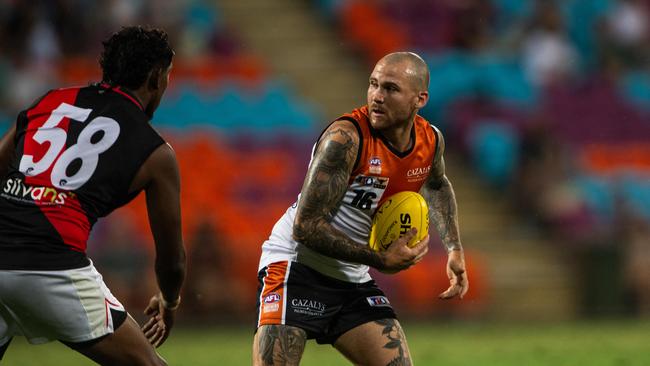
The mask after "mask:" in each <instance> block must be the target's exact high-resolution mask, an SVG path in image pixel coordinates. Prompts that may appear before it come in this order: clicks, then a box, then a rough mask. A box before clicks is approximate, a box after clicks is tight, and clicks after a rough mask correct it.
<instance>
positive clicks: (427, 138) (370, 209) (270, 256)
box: [259, 106, 438, 283]
mask: <svg viewBox="0 0 650 366" xmlns="http://www.w3.org/2000/svg"><path fill="white" fill-rule="evenodd" d="M338 121H349V122H350V123H352V124H354V126H355V127H356V128H357V131H358V133H359V136H360V143H359V152H358V155H357V161H356V163H355V167H354V169H353V170H352V173H351V174H350V180H349V184H348V189H347V192H346V193H345V196H344V197H343V200H342V201H341V205H340V207H339V210H338V211H337V212H336V214H335V215H334V217H333V219H332V221H331V224H332V226H334V227H335V228H336V229H337V230H339V231H341V232H343V233H345V234H346V235H348V236H349V237H350V239H352V240H353V241H354V242H356V243H358V244H359V245H368V237H369V235H370V228H371V225H372V218H373V216H374V214H375V211H376V210H377V207H379V206H380V205H381V204H382V203H383V202H384V200H385V199H386V198H388V197H390V196H391V195H393V194H395V193H397V192H401V191H414V192H418V191H419V190H420V188H421V187H422V184H423V183H424V182H425V180H426V178H427V177H428V176H429V170H430V169H431V163H432V162H433V158H434V156H435V154H436V150H437V148H438V131H437V129H436V128H435V127H433V126H432V125H431V124H429V122H428V121H427V120H425V119H424V118H422V117H420V116H416V117H415V123H414V125H413V129H412V130H411V138H412V140H413V141H414V143H413V145H412V147H411V148H410V149H409V150H407V151H404V152H399V151H397V150H395V149H394V148H393V147H392V146H391V145H390V144H389V143H388V141H386V140H385V138H384V137H383V135H381V134H380V133H379V132H378V131H376V130H375V129H373V128H372V126H371V124H370V120H369V118H368V107H367V106H365V107H362V108H358V109H355V110H354V111H352V113H349V114H345V115H343V116H341V117H340V118H339V119H338ZM317 144H318V142H317V143H316V144H315V145H314V151H315V149H316V146H317ZM298 201H299V200H298ZM296 211H297V203H294V204H293V205H292V206H291V207H289V209H288V210H287V211H286V213H285V214H284V215H283V216H282V217H281V218H280V220H278V222H277V223H276V224H275V226H274V227H273V231H272V232H271V236H270V237H269V239H268V240H266V241H265V242H264V244H263V245H262V256H261V258H260V263H259V269H262V268H264V267H265V266H267V265H269V264H271V263H274V262H279V261H286V260H291V261H296V262H300V263H303V264H306V265H308V266H310V267H312V268H314V269H316V270H317V271H319V272H321V273H323V274H325V275H328V276H331V277H334V278H337V279H340V280H343V281H348V282H357V283H361V282H366V281H369V280H370V279H371V278H370V275H369V274H368V266H365V265H362V264H358V263H351V262H346V261H341V260H337V259H334V258H331V257H328V256H325V255H322V254H320V253H317V252H315V251H313V250H311V249H309V248H307V247H306V246H305V245H302V244H300V243H298V242H296V241H295V240H294V239H293V223H294V219H295V217H296Z"/></svg>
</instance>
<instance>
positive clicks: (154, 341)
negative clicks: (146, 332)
mask: <svg viewBox="0 0 650 366" xmlns="http://www.w3.org/2000/svg"><path fill="white" fill-rule="evenodd" d="M163 335H165V330H164V329H163V328H160V327H159V328H158V329H157V330H156V332H155V333H154V334H152V335H151V337H149V343H151V345H152V346H154V347H158V346H159V345H160V339H161V338H162V337H163Z"/></svg>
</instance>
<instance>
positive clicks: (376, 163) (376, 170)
mask: <svg viewBox="0 0 650 366" xmlns="http://www.w3.org/2000/svg"><path fill="white" fill-rule="evenodd" d="M368 165H370V168H368V172H369V173H370V174H381V159H379V158H378V157H376V156H373V157H372V158H370V161H368Z"/></svg>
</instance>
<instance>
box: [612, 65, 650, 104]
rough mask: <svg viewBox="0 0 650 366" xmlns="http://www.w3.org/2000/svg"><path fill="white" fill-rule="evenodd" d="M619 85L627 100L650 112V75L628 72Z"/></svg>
mask: <svg viewBox="0 0 650 366" xmlns="http://www.w3.org/2000/svg"><path fill="white" fill-rule="evenodd" d="M619 83H620V84H619V88H620V89H621V90H622V94H623V95H624V96H625V98H626V99H627V100H629V101H630V102H631V103H632V104H634V105H635V106H637V107H638V108H640V109H642V110H645V111H650V75H649V74H648V73H647V72H640V71H632V72H628V73H627V74H625V75H624V76H623V77H622V78H620V81H619Z"/></svg>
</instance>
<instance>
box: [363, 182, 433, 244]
mask: <svg viewBox="0 0 650 366" xmlns="http://www.w3.org/2000/svg"><path fill="white" fill-rule="evenodd" d="M412 227H415V228H417V229H418V233H417V234H416V235H415V237H414V238H413V239H411V241H410V242H409V243H408V246H411V247H412V246H414V245H415V244H416V243H417V242H419V241H420V240H422V239H423V238H424V237H425V236H427V233H428V232H429V206H427V202H426V201H425V200H424V197H422V196H421V195H420V194H418V193H416V192H411V191H404V192H399V193H396V194H394V195H392V196H390V197H389V198H388V199H387V200H386V201H385V202H384V203H383V204H382V205H381V206H380V207H379V208H378V209H377V212H375V217H374V218H373V220H372V228H371V230H370V239H369V241H368V245H369V246H370V248H371V249H373V250H375V251H383V250H386V249H387V248H388V246H390V244H391V243H392V242H393V241H394V240H396V239H397V238H399V237H400V236H402V235H404V234H406V232H407V231H409V230H411V228H412Z"/></svg>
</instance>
